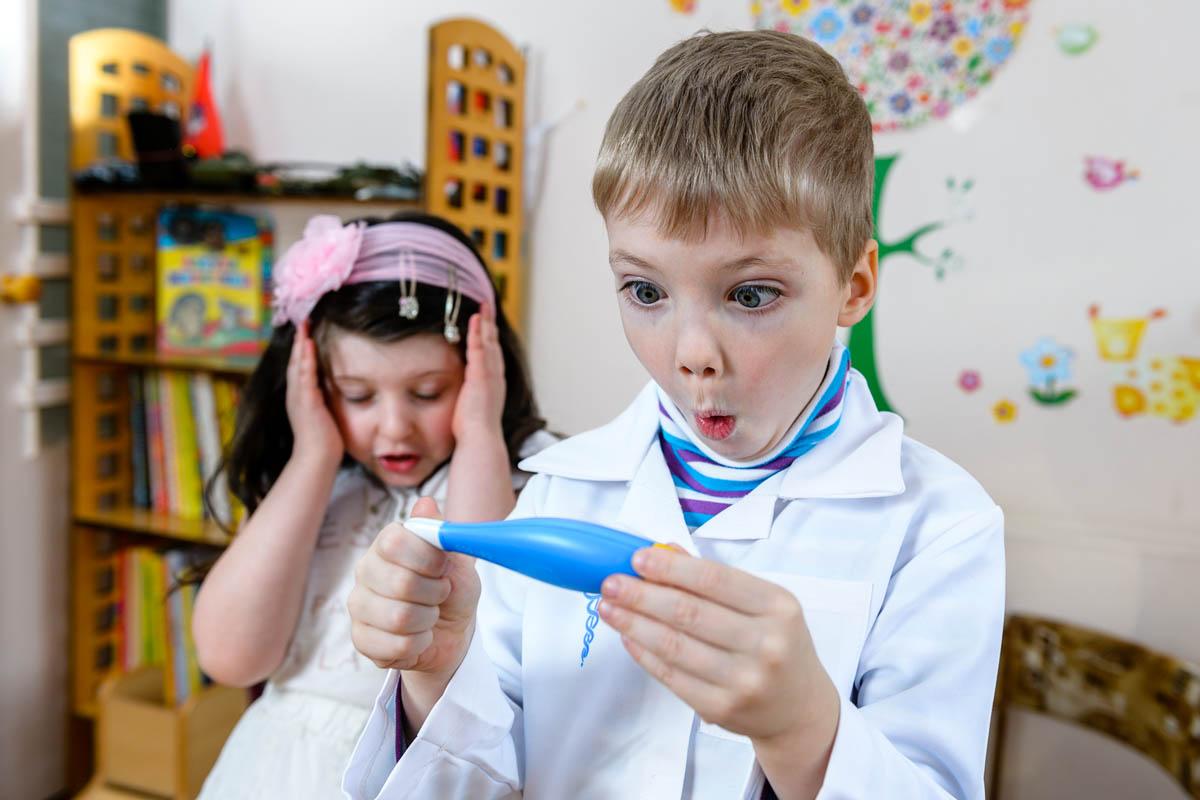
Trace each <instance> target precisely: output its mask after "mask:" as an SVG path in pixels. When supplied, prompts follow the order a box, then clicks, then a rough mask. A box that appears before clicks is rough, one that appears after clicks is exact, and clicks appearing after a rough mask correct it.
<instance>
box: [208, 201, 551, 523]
mask: <svg viewBox="0 0 1200 800" xmlns="http://www.w3.org/2000/svg"><path fill="white" fill-rule="evenodd" d="M361 221H363V222H366V224H367V225H368V226H370V225H377V224H379V223H381V222H416V223H420V224H422V225H429V226H431V227H434V228H437V229H438V230H441V231H444V232H446V233H448V234H449V235H451V236H453V237H454V238H455V239H457V240H458V241H460V242H462V243H463V244H464V245H465V246H466V247H467V248H468V249H470V251H471V252H472V253H473V254H474V255H475V257H476V258H478V259H479V263H480V264H483V263H484V261H483V258H482V257H480V255H479V252H478V251H477V250H476V249H475V246H474V245H473V244H472V242H471V240H470V239H469V238H468V237H467V236H466V234H464V233H463V232H462V231H461V230H459V229H458V227H456V226H455V225H454V224H452V223H450V222H447V221H446V220H444V219H441V218H440V217H435V216H432V215H429V214H424V213H420V212H401V213H399V214H396V215H394V216H392V217H389V218H388V219H386V220H383V219H379V218H375V217H368V218H365V219H363V220H361ZM484 272H485V273H486V272H487V267H486V265H485V266H484ZM489 277H490V273H489ZM416 294H417V300H418V302H419V304H420V313H419V314H418V316H417V318H416V319H414V320H409V319H405V318H404V317H401V316H400V314H399V306H400V284H399V281H379V282H370V283H354V284H349V285H347V286H343V287H341V288H340V289H337V290H335V291H332V292H328V293H326V294H325V295H324V296H322V297H321V299H320V301H318V303H317V305H316V307H315V308H313V310H312V313H311V314H310V315H309V331H310V333H311V335H312V337H313V341H314V343H315V344H316V345H317V352H318V361H319V362H320V365H321V368H322V373H324V372H325V370H326V367H327V361H326V359H325V356H324V354H323V351H324V349H325V348H323V346H322V345H323V344H325V343H327V342H328V337H329V333H330V332H331V329H333V328H336V329H340V330H343V331H349V332H351V333H358V334H362V335H364V336H369V337H370V338H372V339H376V340H379V341H382V342H395V341H399V340H400V339H403V338H405V337H407V336H412V335H413V334H417V333H427V332H430V333H436V334H438V335H439V336H441V335H442V329H443V326H444V322H443V314H444V310H445V299H446V290H445V289H443V288H440V287H433V286H427V285H425V284H418V285H417V292H416ZM478 310H479V304H478V303H476V302H475V301H474V300H472V299H471V298H469V297H467V296H466V295H463V296H462V307H461V309H460V311H459V316H458V321H459V327H460V329H462V330H463V331H464V336H463V338H462V341H461V342H459V344H458V345H457V347H458V349H459V354H460V355H461V356H462V357H463V360H464V363H465V361H466V336H465V331H466V321H467V320H469V319H470V318H471V315H472V314H474V313H475V312H477V311H478ZM496 327H497V328H498V329H499V338H500V349H501V351H502V352H503V354H504V380H505V398H504V413H503V415H502V417H501V421H500V425H501V429H502V430H503V432H504V441H505V444H506V445H507V446H508V458H509V461H510V462H511V463H512V465H513V466H514V467H515V466H516V463H517V461H518V460H519V453H520V449H521V444H522V443H523V442H524V441H525V439H526V438H527V437H528V436H529V435H530V434H532V433H534V432H535V431H537V430H540V429H541V428H543V427H545V424H546V423H545V421H544V420H543V419H542V418H541V417H540V416H539V415H538V410H537V406H536V404H535V403H534V399H533V388H532V386H531V384H530V381H529V376H528V373H527V371H526V368H525V363H524V359H523V358H522V355H521V346H520V343H519V342H518V341H517V336H516V332H515V331H513V329H512V326H511V325H509V323H508V320H507V319H506V318H505V316H504V312H503V310H501V309H500V308H499V307H498V306H497V308H496ZM295 333H296V329H295V326H293V325H292V323H290V322H289V323H287V324H285V325H282V326H280V327H278V328H276V329H275V330H274V332H273V333H272V336H271V340H270V342H268V344H267V348H266V350H265V351H264V352H263V354H262V358H261V359H259V362H258V366H257V367H255V369H254V372H253V373H252V374H251V375H250V378H249V380H248V381H247V383H246V387H245V390H244V391H243V393H242V401H241V404H240V406H239V408H238V415H237V427H236V429H235V430H234V434H233V441H232V442H231V444H230V446H229V450H228V452H227V453H226V455H225V457H224V459H223V460H222V462H221V468H220V471H223V472H224V473H225V475H226V479H227V481H228V485H229V491H231V492H232V493H233V494H234V496H236V497H237V498H238V499H239V500H241V501H242V503H243V504H244V505H245V506H246V511H247V513H250V512H252V511H254V509H255V508H256V507H257V506H258V504H259V503H260V502H262V499H263V497H265V496H266V494H267V492H268V491H269V490H270V488H271V486H272V485H274V483H275V480H276V479H277V478H278V477H279V473H280V472H282V471H283V467H284V465H285V464H287V461H288V458H290V457H291V454H292V443H293V438H292V428H291V425H290V424H289V423H288V417H287V409H286V406H285V402H284V400H285V394H286V391H287V364H288V357H289V355H290V353H291V349H292V339H293V337H294V336H295ZM349 458H350V457H349V456H348V455H347V456H346V459H347V461H349ZM214 484H215V481H210V482H209V484H208V486H207V488H206V491H205V495H206V497H205V499H206V505H208V506H209V509H210V513H211V503H208V502H207V500H208V494H209V493H211V492H212V491H213V487H214ZM214 517H215V515H214ZM221 522H222V523H224V522H225V521H224V520H221Z"/></svg>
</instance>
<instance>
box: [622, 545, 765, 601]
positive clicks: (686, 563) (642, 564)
mask: <svg viewBox="0 0 1200 800" xmlns="http://www.w3.org/2000/svg"><path fill="white" fill-rule="evenodd" d="M633 568H634V569H635V570H636V571H637V573H638V575H640V576H641V577H643V578H645V579H646V580H648V581H653V582H654V583H662V584H666V585H668V586H676V587H678V588H680V589H684V590H685V591H688V592H691V593H692V594H695V595H698V596H700V597H703V598H706V599H708V600H710V601H712V602H714V603H720V604H721V605H723V606H726V607H728V608H731V609H733V610H734V611H740V612H742V613H743V614H765V613H768V612H769V611H771V610H772V608H774V604H773V600H772V598H773V596H774V592H772V591H763V589H764V585H765V586H767V587H772V588H774V589H779V588H780V587H778V586H776V585H775V584H773V583H770V582H769V581H764V580H762V579H760V578H756V577H754V576H753V575H751V574H749V573H748V572H743V571H742V570H739V569H736V568H734V567H730V566H727V565H725V564H721V563H719V562H716V561H712V560H711V559H707V558H695V557H693V556H691V555H688V554H686V553H679V552H676V551H674V550H673V549H671V548H669V547H644V548H642V549H641V550H638V551H637V552H636V553H634V554H633ZM780 591H787V590H786V589H780Z"/></svg>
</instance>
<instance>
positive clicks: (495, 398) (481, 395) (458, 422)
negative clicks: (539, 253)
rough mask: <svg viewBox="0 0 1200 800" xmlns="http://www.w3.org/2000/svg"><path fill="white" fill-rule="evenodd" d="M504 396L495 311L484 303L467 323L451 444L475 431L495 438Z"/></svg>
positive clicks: (498, 431)
mask: <svg viewBox="0 0 1200 800" xmlns="http://www.w3.org/2000/svg"><path fill="white" fill-rule="evenodd" d="M504 393H505V385H504V353H503V351H501V349H500V331H499V328H497V327H496V310H495V309H494V308H493V307H492V305H491V303H484V304H483V305H482V306H481V307H480V309H479V313H478V314H473V315H472V316H471V319H470V320H469V321H468V322H467V365H466V369H465V370H464V372H463V385H462V388H461V389H460V390H459V392H458V400H457V401H456V403H455V405H454V419H453V420H452V422H451V430H452V431H453V432H454V438H455V441H456V442H458V443H459V444H462V442H463V440H464V438H467V437H469V436H470V435H472V434H473V433H474V432H475V431H486V432H488V433H496V434H499V433H500V417H501V416H502V415H503V414H504Z"/></svg>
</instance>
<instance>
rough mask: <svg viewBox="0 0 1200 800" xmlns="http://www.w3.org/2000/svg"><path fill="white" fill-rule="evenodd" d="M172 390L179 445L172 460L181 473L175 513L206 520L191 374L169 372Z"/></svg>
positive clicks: (173, 411) (171, 455)
mask: <svg viewBox="0 0 1200 800" xmlns="http://www.w3.org/2000/svg"><path fill="white" fill-rule="evenodd" d="M167 380H168V382H169V384H170V387H171V413H172V415H173V419H174V429H173V430H174V442H175V446H174V448H173V449H172V450H171V451H170V457H171V458H173V459H174V461H175V469H176V470H177V471H178V473H179V507H178V509H176V511H175V513H176V514H178V515H179V516H181V517H183V518H184V519H203V518H204V500H203V495H204V482H203V479H202V477H201V462H200V446H199V441H198V439H197V431H196V410H195V408H194V407H193V404H192V394H191V380H190V378H189V376H188V374H187V373H185V372H178V371H175V370H171V371H169V372H168V373H167Z"/></svg>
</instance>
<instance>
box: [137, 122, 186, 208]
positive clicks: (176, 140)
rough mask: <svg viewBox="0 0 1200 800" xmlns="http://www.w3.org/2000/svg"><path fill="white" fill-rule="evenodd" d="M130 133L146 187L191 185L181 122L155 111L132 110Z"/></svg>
mask: <svg viewBox="0 0 1200 800" xmlns="http://www.w3.org/2000/svg"><path fill="white" fill-rule="evenodd" d="M128 118H129V130H130V133H131V134H132V136H133V149H134V151H135V152H136V153H137V160H138V169H139V171H140V172H141V177H142V185H143V186H145V187H146V188H148V189H182V188H184V187H185V186H187V184H188V174H187V164H186V163H185V161H184V158H183V131H182V129H181V128H180V125H179V120H178V119H176V118H174V117H169V116H167V115H166V114H156V113H154V112H153V111H130V112H129V114H128Z"/></svg>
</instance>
